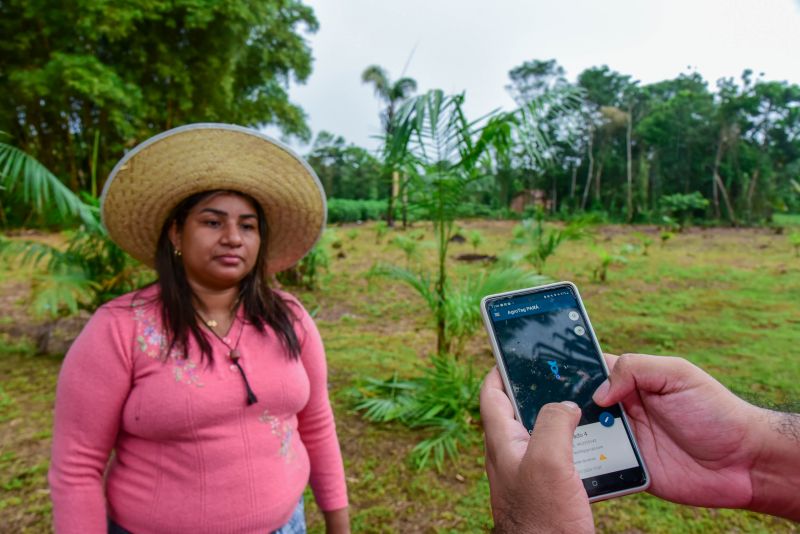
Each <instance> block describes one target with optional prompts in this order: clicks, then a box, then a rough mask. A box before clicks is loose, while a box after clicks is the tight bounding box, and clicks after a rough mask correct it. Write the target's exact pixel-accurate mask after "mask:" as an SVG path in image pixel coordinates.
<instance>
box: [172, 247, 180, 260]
mask: <svg viewBox="0 0 800 534" xmlns="http://www.w3.org/2000/svg"><path fill="white" fill-rule="evenodd" d="M173 254H175V257H176V258H180V257H181V251H180V250H178V249H177V248H176V249H175V250H174V251H173Z"/></svg>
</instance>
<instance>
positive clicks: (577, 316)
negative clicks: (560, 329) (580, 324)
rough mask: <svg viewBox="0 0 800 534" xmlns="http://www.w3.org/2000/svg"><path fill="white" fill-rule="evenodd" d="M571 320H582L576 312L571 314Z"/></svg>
mask: <svg viewBox="0 0 800 534" xmlns="http://www.w3.org/2000/svg"><path fill="white" fill-rule="evenodd" d="M569 318H570V319H572V320H573V321H577V320H578V319H579V318H580V315H578V312H576V311H571V312H569Z"/></svg>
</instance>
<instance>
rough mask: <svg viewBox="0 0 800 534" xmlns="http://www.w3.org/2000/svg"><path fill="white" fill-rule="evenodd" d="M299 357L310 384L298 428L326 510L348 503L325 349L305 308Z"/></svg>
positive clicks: (316, 490)
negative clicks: (309, 392) (331, 403)
mask: <svg viewBox="0 0 800 534" xmlns="http://www.w3.org/2000/svg"><path fill="white" fill-rule="evenodd" d="M301 326H302V332H300V334H301V336H302V337H301V338H300V341H301V343H302V352H301V359H302V362H303V365H304V366H305V368H306V373H307V374H308V379H309V382H310V386H311V396H310V398H309V400H308V404H307V405H306V407H305V408H304V409H303V410H302V411H301V412H300V413H299V414H298V416H297V419H298V431H299V432H300V437H301V439H302V440H303V444H304V445H305V447H306V450H307V451H308V456H309V460H310V462H311V480H310V482H311V489H312V490H313V491H314V497H315V499H316V501H317V504H319V507H320V508H321V509H322V510H323V511H326V512H329V511H332V510H339V509H341V508H345V507H347V487H346V483H345V476H344V466H343V464H342V454H341V450H340V448H339V439H338V438H337V437H336V424H335V422H334V419H333V410H332V409H331V405H330V400H329V398H328V370H327V365H326V362H325V349H324V348H323V346H322V339H321V338H320V335H319V331H318V330H317V326H316V325H315V324H314V320H313V319H312V318H311V317H310V316H309V315H308V313H307V312H306V311H305V310H302V315H301Z"/></svg>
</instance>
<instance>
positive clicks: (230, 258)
mask: <svg viewBox="0 0 800 534" xmlns="http://www.w3.org/2000/svg"><path fill="white" fill-rule="evenodd" d="M215 259H216V260H217V261H218V262H220V263H221V264H223V265H230V266H234V265H239V264H240V263H241V262H242V261H244V260H243V259H242V258H241V257H240V256H236V255H233V254H224V255H222V256H217V257H216V258H215Z"/></svg>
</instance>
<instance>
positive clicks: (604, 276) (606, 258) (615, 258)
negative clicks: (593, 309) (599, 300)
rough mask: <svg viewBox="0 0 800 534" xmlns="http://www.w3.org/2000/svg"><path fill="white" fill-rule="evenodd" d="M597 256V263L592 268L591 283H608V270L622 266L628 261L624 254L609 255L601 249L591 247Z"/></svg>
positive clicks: (609, 253)
mask: <svg viewBox="0 0 800 534" xmlns="http://www.w3.org/2000/svg"><path fill="white" fill-rule="evenodd" d="M592 250H593V251H594V253H595V254H596V255H597V260H598V261H597V263H595V265H594V266H593V267H592V281H593V282H599V283H601V284H605V283H606V282H607V281H608V268H609V267H611V266H612V265H624V264H626V263H628V259H627V258H626V257H625V255H624V253H622V252H620V253H618V254H614V253H611V252H609V251H607V250H606V249H604V248H602V247H592Z"/></svg>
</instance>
